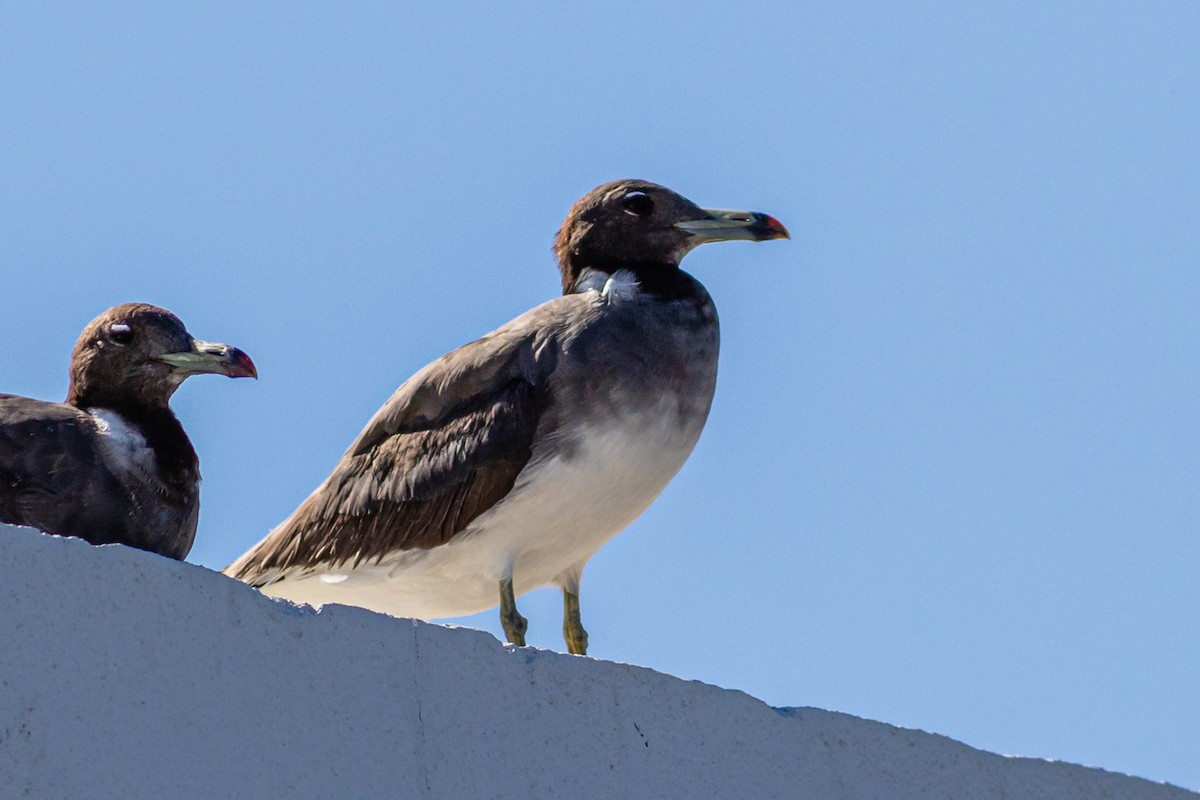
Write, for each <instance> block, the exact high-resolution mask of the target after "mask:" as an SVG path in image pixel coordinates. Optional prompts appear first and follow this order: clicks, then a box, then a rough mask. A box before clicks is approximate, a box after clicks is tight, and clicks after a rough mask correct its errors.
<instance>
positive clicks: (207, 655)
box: [0, 526, 1200, 800]
mask: <svg viewBox="0 0 1200 800" xmlns="http://www.w3.org/2000/svg"><path fill="white" fill-rule="evenodd" d="M2 527H3V526H0V609H2V611H0V797H4V798H9V797H12V798H18V797H31V798H88V799H89V800H91V799H93V798H94V799H96V800H100V799H102V798H122V800H125V799H126V798H170V799H172V800H186V799H187V798H321V799H322V800H327V799H328V798H384V797H387V798H392V797H436V798H447V799H448V800H457V799H458V798H522V799H526V798H567V797H570V798H591V797H596V798H688V800H694V799H695V798H735V799H737V800H751V799H753V800H758V799H759V798H879V799H880V800H884V799H885V798H886V800H903V799H904V798H914V800H916V798H920V799H921V800H936V798H954V800H971V799H972V798H997V797H1007V798H1047V800H1049V798H1054V800H1064V799H1065V798H1100V797H1111V798H1122V800H1142V799H1143V798H1145V800H1151V799H1152V798H1164V799H1165V798H1185V797H1186V798H1200V795H1197V794H1193V793H1191V792H1186V791H1184V790H1182V789H1177V788H1174V787H1170V786H1165V785H1161V784H1152V783H1149V782H1147V781H1143V780H1139V779H1136V778H1129V777H1126V776H1123V775H1117V774H1114V773H1109V772H1104V771H1102V770H1097V769H1088V768H1084V767H1079V766H1074V765H1071V764H1063V763H1054V762H1048V761H1039V760H1034V759H1021V758H1005V757H1002V756H997V755H993V754H990V753H985V752H982V751H979V750H974V749H972V748H970V747H967V746H965V745H962V744H959V743H957V742H955V741H952V740H950V739H947V738H945V737H942V736H935V735H931V734H927V733H922V732H920V731H913V730H905V729H901V728H895V727H892V726H890V725H885V724H882V723H878V722H871V721H868V720H863V719H858V718H855V717H851V716H847V715H845V714H837V713H833V712H829V711H821V710H818V709H809V708H804V709H785V710H776V709H772V708H770V707H768V706H767V705H765V704H763V703H761V702H759V701H758V700H755V699H754V698H752V697H749V696H748V695H745V694H742V693H740V692H735V691H727V690H723V689H718V688H716V687H713V686H708V685H705V684H701V683H694V682H685V681H681V680H678V679H676V678H672V677H670V676H668V675H662V674H659V673H656V672H653V671H650V670H647V669H642V668H639V667H633V666H628V665H624V664H615V663H611V662H604V661H596V660H592V659H587V658H581V657H575V656H566V655H560V654H557V653H551V652H546V651H539V650H533V649H528V648H509V647H504V646H502V645H500V644H499V643H498V642H497V641H496V640H495V639H494V638H493V637H492V636H490V635H489V634H486V633H482V632H479V631H472V630H465V629H450V628H444V627H440V626H436V625H428V624H425V623H420V622H414V621H410V620H401V619H393V618H390V617H384V616H380V615H377V614H372V613H370V612H366V611H362V610H358V609H352V608H344V607H337V606H333V607H329V608H327V609H325V610H323V611H321V612H320V613H315V612H313V611H311V610H308V609H306V608H297V607H295V606H291V605H288V604H285V603H281V602H276V601H272V600H268V599H266V598H263V597H262V596H260V595H259V594H258V593H257V592H255V591H254V590H251V589H249V588H247V587H245V586H242V585H241V584H238V583H235V582H234V581H231V580H228V579H227V578H225V577H223V576H221V575H219V574H216V573H214V572H211V571H209V570H206V569H203V568H201V567H196V566H192V565H188V564H179V563H176V562H173V561H169V560H167V559H163V558H159V557H157V556H151V555H148V554H145V553H140V552H137V551H133V550H129V549H127V548H124V547H116V546H110V547H103V548H93V547H90V546H88V545H86V544H85V543H83V542H80V541H77V540H66V539H57V538H53V537H47V536H42V535H40V534H37V533H35V532H31V531H28V530H16V529H9V530H3V529H2Z"/></svg>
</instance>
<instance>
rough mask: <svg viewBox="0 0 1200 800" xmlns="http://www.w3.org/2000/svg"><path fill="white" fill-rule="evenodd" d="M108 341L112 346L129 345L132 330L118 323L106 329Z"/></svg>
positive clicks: (131, 338)
mask: <svg viewBox="0 0 1200 800" xmlns="http://www.w3.org/2000/svg"><path fill="white" fill-rule="evenodd" d="M108 339H109V341H111V342H112V343H113V344H121V345H124V344H129V342H131V341H132V340H133V328H131V327H129V326H128V325H124V324H122V323H119V322H118V323H117V324H116V325H113V326H112V327H111V328H109V329H108Z"/></svg>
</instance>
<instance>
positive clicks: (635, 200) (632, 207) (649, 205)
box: [621, 192, 654, 217]
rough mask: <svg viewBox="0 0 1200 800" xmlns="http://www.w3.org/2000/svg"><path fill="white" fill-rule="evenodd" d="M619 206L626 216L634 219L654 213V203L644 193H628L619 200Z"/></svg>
mask: <svg viewBox="0 0 1200 800" xmlns="http://www.w3.org/2000/svg"><path fill="white" fill-rule="evenodd" d="M621 206H622V207H623V208H624V209H625V213H626V214H630V215H632V216H635V217H647V216H649V215H651V214H653V213H654V201H653V200H651V199H650V195H648V194H646V193H645V192H630V193H629V194H627V195H625V196H624V197H622V198H621Z"/></svg>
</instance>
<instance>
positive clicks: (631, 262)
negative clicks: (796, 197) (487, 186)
mask: <svg viewBox="0 0 1200 800" xmlns="http://www.w3.org/2000/svg"><path fill="white" fill-rule="evenodd" d="M786 238H788V232H787V229H786V228H784V227H783V225H782V224H781V223H780V222H779V220H777V219H775V218H774V217H771V216H768V215H766V214H760V213H758V212H755V211H723V210H717V209H711V208H700V207H699V206H698V205H696V204H695V203H693V202H692V201H691V200H688V199H687V198H686V197H683V196H682V195H678V194H676V193H675V192H672V191H671V190H670V189H668V188H666V187H664V186H659V185H658V184H656V183H651V182H649V181H639V180H624V181H613V182H612V183H606V184H604V185H603V186H598V187H596V188H595V189H593V190H592V191H590V192H588V193H587V194H585V195H584V196H583V197H581V198H580V199H579V200H578V201H577V202H576V203H575V205H574V206H572V207H571V212H570V213H569V214H567V218H566V220H565V221H564V222H563V224H562V227H561V228H560V229H559V231H558V236H557V237H555V240H554V255H555V257H556V258H557V259H558V264H559V269H561V270H562V277H563V292H564V293H569V292H571V291H574V290H575V288H576V286H577V284H578V283H579V281H580V278H581V277H584V273H585V272H586V271H588V270H593V271H598V272H606V273H611V272H614V271H616V270H617V269H622V268H639V267H641V268H652V267H653V266H654V265H661V266H663V267H666V268H668V269H672V268H677V267H678V266H679V262H680V260H681V259H682V258H683V257H684V256H685V255H687V253H688V252H689V251H690V250H691V249H692V248H694V247H696V246H697V245H700V244H704V243H705V242H721V241H728V240H731V239H749V240H751V241H756V242H760V241H763V240H766V239H786Z"/></svg>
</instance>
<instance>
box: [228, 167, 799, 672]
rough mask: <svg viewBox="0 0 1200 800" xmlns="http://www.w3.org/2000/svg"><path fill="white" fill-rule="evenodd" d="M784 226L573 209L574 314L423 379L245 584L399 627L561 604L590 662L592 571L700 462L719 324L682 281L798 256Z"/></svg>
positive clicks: (752, 218)
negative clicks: (530, 598) (721, 247)
mask: <svg viewBox="0 0 1200 800" xmlns="http://www.w3.org/2000/svg"><path fill="white" fill-rule="evenodd" d="M787 236H788V233H787V230H786V229H785V228H784V227H783V225H782V224H780V223H779V221H778V220H776V219H775V218H773V217H770V216H767V215H766V214H759V213H753V212H745V211H716V210H711V209H703V208H700V207H699V206H697V205H695V204H694V203H692V202H691V201H689V200H687V199H685V198H683V197H681V196H680V195H678V194H676V193H675V192H672V191H670V190H669V189H666V188H664V187H662V186H658V185H657V184H653V183H649V182H647V181H638V180H626V181H616V182H613V183H607V184H605V185H603V186H600V187H598V188H597V189H594V190H593V191H591V192H589V193H588V194H587V195H585V196H584V197H583V198H582V199H580V200H579V201H578V202H577V203H575V205H574V206H573V207H572V209H571V212H570V214H569V215H568V216H567V218H566V221H565V222H564V223H563V225H562V228H561V229H560V230H559V232H558V236H557V238H556V240H555V245H554V252H555V255H556V256H557V258H558V262H559V267H560V269H561V271H562V279H563V291H564V294H563V296H562V297H558V298H556V299H554V300H551V301H549V302H547V303H544V304H542V305H540V306H538V307H537V308H534V309H532V310H531V311H529V312H527V313H525V314H523V315H521V316H519V317H517V318H516V319H514V320H512V321H511V322H509V323H508V324H507V325H504V326H503V327H501V328H498V329H497V330H495V331H493V332H492V333H489V334H488V335H486V336H484V337H483V338H481V339H478V340H476V341H474V342H472V343H470V344H467V345H464V346H463V347H460V348H458V349H457V350H455V351H453V352H451V353H449V354H448V355H446V356H443V357H442V358H440V359H438V360H437V361H434V362H433V363H432V364H429V365H428V366H426V367H425V368H424V369H422V370H420V371H419V372H417V373H416V374H415V375H413V376H412V377H411V378H409V379H408V380H407V381H406V382H405V383H404V384H403V385H402V386H401V387H400V388H399V389H397V390H396V392H395V394H393V395H392V397H391V399H389V400H388V401H387V403H385V404H384V406H383V407H382V408H381V409H380V410H379V411H378V412H377V413H376V414H375V416H374V417H373V418H372V419H371V420H370V422H368V423H367V425H366V427H365V428H364V429H363V431H362V433H360V434H359V436H358V438H357V439H356V440H355V442H354V443H353V444H352V445H351V446H350V449H349V450H347V451H346V453H345V455H344V456H343V457H342V459H341V461H339V462H338V464H337V466H336V467H335V468H334V470H333V473H332V474H331V475H330V476H329V477H328V478H327V479H326V480H325V482H324V483H322V484H321V485H320V486H319V487H318V488H317V490H316V491H314V492H313V493H312V495H310V496H309V497H308V499H307V500H305V501H304V503H303V504H301V505H300V507H299V508H298V509H296V511H295V512H293V514H292V515H291V516H290V517H289V518H288V519H287V520H285V521H284V522H283V523H282V524H281V525H280V526H279V527H277V528H276V529H274V530H273V531H271V533H270V534H268V535H267V537H266V538H265V539H263V541H261V542H260V543H259V544H258V545H256V546H255V547H254V548H253V549H251V550H250V551H249V552H247V553H246V554H245V555H243V556H242V557H241V558H239V559H238V560H237V561H236V562H234V563H233V564H232V565H230V566H229V567H228V568H227V569H226V574H229V575H231V576H233V577H236V578H239V579H240V580H243V581H246V582H247V583H250V584H252V585H254V586H258V587H261V589H262V591H263V592H264V593H265V594H268V595H271V596H274V597H281V598H285V599H289V600H293V601H297V602H307V603H313V604H323V603H345V604H349V605H357V606H364V607H366V608H370V609H375V610H377V611H383V612H386V613H390V614H395V615H397V616H413V617H420V618H424V619H430V618H439V617H452V616H461V615H464V614H470V613H474V612H477V611H482V610H485V609H487V608H491V607H493V606H495V605H496V603H497V599H498V600H499V604H500V619H501V623H502V625H503V627H504V632H505V634H506V635H507V637H508V640H509V641H510V642H512V643H514V644H524V634H525V630H526V620H525V618H524V617H522V616H521V615H520V613H519V612H518V611H517V607H516V601H515V597H516V596H517V595H520V594H522V593H523V592H527V591H529V590H531V589H534V588H537V587H539V586H544V585H548V584H554V585H558V586H559V587H561V588H562V591H563V597H564V622H563V634H564V638H565V640H566V644H567V648H568V649H569V650H570V652H572V653H585V652H586V650H587V634H586V632H585V631H584V629H583V625H582V624H581V622H580V615H579V583H580V579H581V576H582V573H583V567H584V565H585V564H586V563H587V561H588V559H589V558H591V557H592V555H593V554H594V553H595V552H596V551H597V550H598V549H599V548H600V547H601V545H603V544H604V543H605V542H606V541H608V540H609V539H610V538H612V537H613V536H615V535H616V534H617V533H619V532H620V531H621V530H622V529H623V528H625V527H626V526H627V525H629V523H631V522H632V521H633V520H634V519H636V518H637V517H638V515H639V514H641V513H642V511H644V510H645V509H646V507H647V506H649V505H650V503H651V502H652V501H653V500H654V498H655V497H657V496H658V494H659V492H661V491H662V490H663V488H664V487H665V486H666V485H667V483H668V482H669V481H670V480H671V478H672V477H673V476H674V475H675V473H676V472H677V471H678V470H679V468H680V467H681V466H682V465H683V462H684V461H685V460H686V459H687V457H688V455H689V454H690V453H691V452H692V448H693V447H694V446H695V444H696V441H697V439H698V438H699V436H700V431H701V429H702V428H703V427H704V422H705V419H706V418H707V417H708V411H709V407H710V406H711V403H712V396H713V389H714V387H715V383H716V375H717V349H718V325H717V314H716V310H715V308H714V307H713V303H712V300H711V299H710V298H709V295H708V292H706V291H705V289H704V287H703V286H701V285H700V283H699V282H697V281H696V280H695V279H694V278H692V276H690V275H688V274H687V273H686V272H683V271H682V270H680V268H679V261H680V259H682V258H683V256H684V255H685V254H687V253H688V251H690V250H691V249H692V248H694V247H696V246H697V245H699V244H703V243H705V242H716V241H724V240H730V239H749V240H753V241H762V240H765V239H778V238H786V237H787Z"/></svg>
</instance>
